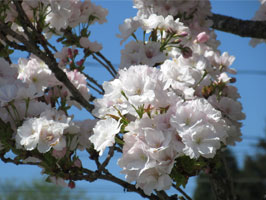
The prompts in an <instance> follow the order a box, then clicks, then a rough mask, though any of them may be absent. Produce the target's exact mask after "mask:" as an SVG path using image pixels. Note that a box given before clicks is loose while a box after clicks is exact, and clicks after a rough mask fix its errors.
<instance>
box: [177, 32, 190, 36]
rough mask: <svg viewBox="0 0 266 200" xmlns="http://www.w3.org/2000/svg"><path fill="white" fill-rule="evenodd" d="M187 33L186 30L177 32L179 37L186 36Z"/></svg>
mask: <svg viewBox="0 0 266 200" xmlns="http://www.w3.org/2000/svg"><path fill="white" fill-rule="evenodd" d="M187 35H188V32H182V33H180V34H178V36H179V37H186V36H187Z"/></svg>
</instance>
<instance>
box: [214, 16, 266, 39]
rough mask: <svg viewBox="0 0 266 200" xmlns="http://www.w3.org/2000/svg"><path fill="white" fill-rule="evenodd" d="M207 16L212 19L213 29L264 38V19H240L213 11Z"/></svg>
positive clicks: (242, 35) (265, 35) (265, 23)
mask: <svg viewBox="0 0 266 200" xmlns="http://www.w3.org/2000/svg"><path fill="white" fill-rule="evenodd" d="M209 18H210V19H211V20H212V21H213V25H212V28H213V29H216V30H219V31H223V32H228V33H232V34H235V35H238V36H241V37H251V38H257V39H266V21H252V20H242V19H237V18H233V17H229V16H225V15H220V14H215V13H214V14H213V15H212V16H210V17H209Z"/></svg>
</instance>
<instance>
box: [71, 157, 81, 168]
mask: <svg viewBox="0 0 266 200" xmlns="http://www.w3.org/2000/svg"><path fill="white" fill-rule="evenodd" d="M73 165H74V166H75V167H78V168H81V167H82V163H81V161H80V159H76V160H75V161H74V163H73Z"/></svg>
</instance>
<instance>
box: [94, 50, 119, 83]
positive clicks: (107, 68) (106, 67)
mask: <svg viewBox="0 0 266 200" xmlns="http://www.w3.org/2000/svg"><path fill="white" fill-rule="evenodd" d="M91 55H92V57H93V59H95V60H96V61H97V62H99V63H100V64H101V65H102V66H103V67H104V68H105V69H106V70H107V71H108V72H109V73H110V74H111V75H112V76H113V77H114V78H115V76H116V75H115V74H114V72H112V70H111V69H110V68H109V66H108V65H106V64H105V63H103V62H102V61H101V60H100V59H99V58H98V57H97V56H96V55H95V54H91Z"/></svg>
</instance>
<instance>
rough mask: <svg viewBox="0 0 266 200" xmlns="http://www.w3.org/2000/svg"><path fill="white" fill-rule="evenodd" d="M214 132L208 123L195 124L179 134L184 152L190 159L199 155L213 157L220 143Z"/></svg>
mask: <svg viewBox="0 0 266 200" xmlns="http://www.w3.org/2000/svg"><path fill="white" fill-rule="evenodd" d="M214 132H215V131H214V130H213V127H210V126H208V125H196V126H193V127H191V128H189V129H187V130H186V131H184V132H183V133H182V134H180V136H181V138H182V142H183V143H184V144H185V148H184V149H183V151H184V154H185V155H187V156H189V157H190V158H191V159H195V158H196V159H197V158H199V157H200V156H203V157H205V158H213V157H214V156H215V154H216V150H217V149H219V148H220V143H221V141H220V139H219V138H218V137H217V136H216V135H215V134H214Z"/></svg>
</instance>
